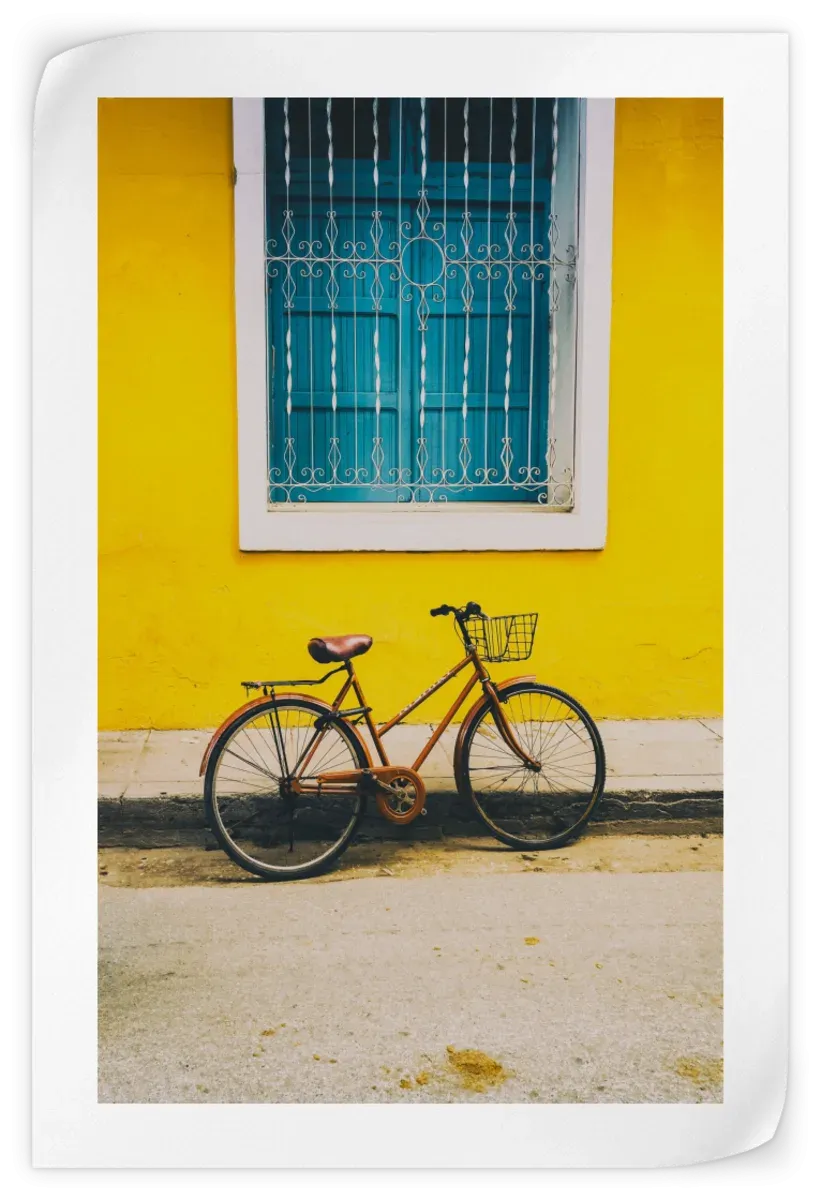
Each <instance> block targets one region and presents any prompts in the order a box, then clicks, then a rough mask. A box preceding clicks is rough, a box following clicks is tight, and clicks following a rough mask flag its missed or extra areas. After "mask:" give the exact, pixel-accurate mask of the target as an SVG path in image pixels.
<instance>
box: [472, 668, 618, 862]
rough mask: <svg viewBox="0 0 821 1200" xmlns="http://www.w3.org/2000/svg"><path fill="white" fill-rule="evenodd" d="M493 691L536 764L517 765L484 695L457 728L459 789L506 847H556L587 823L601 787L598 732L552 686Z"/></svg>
mask: <svg viewBox="0 0 821 1200" xmlns="http://www.w3.org/2000/svg"><path fill="white" fill-rule="evenodd" d="M499 695H500V698H501V699H502V701H503V703H504V712H505V715H506V717H507V720H508V722H509V723H510V725H511V726H512V729H513V733H514V735H515V737H516V739H517V740H518V742H519V744H520V745H521V747H522V749H523V750H524V751H525V752H526V753H527V754H528V755H530V757H531V758H532V759H534V760H535V761H536V762H537V763H538V764H539V768H538V770H536V769H534V768H533V767H531V766H529V765H528V764H526V763H524V762H523V761H522V759H521V758H520V757H519V756H518V755H517V754H516V753H515V751H514V750H513V749H511V747H510V746H509V745H508V744H507V742H506V741H505V740H504V739H503V737H502V735H501V732H500V731H499V728H498V727H497V724H496V720H495V718H494V708H493V706H492V704H491V703H490V701H489V700H488V701H486V702H485V704H483V705H482V707H481V708H480V709H479V710H478V712H477V713H476V715H475V716H474V717H473V718H472V720H471V721H470V724H469V726H468V728H467V729H466V730H465V737H464V743H463V748H462V753H461V757H460V762H459V763H458V765H457V782H458V784H459V791H460V793H461V795H462V796H463V798H464V799H466V800H469V801H470V802H471V803H472V804H473V806H474V808H475V809H476V812H477V813H478V814H479V817H480V818H481V820H482V821H483V822H484V824H485V825H486V826H487V827H488V829H489V830H490V831H491V833H492V834H493V835H494V836H495V837H497V838H499V840H500V841H502V842H505V843H506V844H507V845H508V846H516V847H521V848H524V849H531V850H548V849H551V848H552V847H555V846H563V845H564V844H565V843H566V842H568V841H570V839H571V838H573V837H575V836H576V835H577V834H578V833H580V832H581V830H582V829H583V828H584V826H585V825H586V824H587V822H588V821H589V820H590V817H591V816H592V815H593V812H594V810H595V808H596V805H597V804H598V802H599V800H600V798H601V794H602V791H603V789H604V777H605V758H604V746H603V745H602V740H601V736H600V734H599V731H598V729H597V728H596V725H595V723H594V721H593V719H592V717H590V716H589V715H588V713H586V712H585V710H584V709H583V708H582V706H581V705H580V704H579V703H578V702H577V701H576V700H574V699H573V698H572V697H571V696H568V695H567V694H566V693H565V692H561V691H559V690H558V688H552V687H547V686H546V685H545V684H540V683H520V684H514V685H513V686H511V687H509V688H505V689H504V690H502V691H500V693H499Z"/></svg>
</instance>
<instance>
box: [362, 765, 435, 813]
mask: <svg viewBox="0 0 821 1200" xmlns="http://www.w3.org/2000/svg"><path fill="white" fill-rule="evenodd" d="M373 773H374V775H375V777H376V780H377V783H378V786H377V789H376V807H377V808H378V809H379V811H380V813H381V814H382V816H383V817H384V818H385V820H386V821H391V822H393V824H394V825H409V824H410V823H411V821H415V820H416V818H417V817H418V816H420V814H421V813H422V811H423V810H424V807H425V799H426V796H427V790H426V788H425V785H424V783H423V782H422V779H421V778H420V776H419V775H417V773H416V771H414V770H413V769H412V768H411V767H377V768H376V769H375V770H374V772H373Z"/></svg>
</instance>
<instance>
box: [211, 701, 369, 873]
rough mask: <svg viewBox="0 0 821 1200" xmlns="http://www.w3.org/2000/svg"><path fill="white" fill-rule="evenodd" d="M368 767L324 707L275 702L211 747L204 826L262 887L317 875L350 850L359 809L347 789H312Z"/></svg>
mask: <svg viewBox="0 0 821 1200" xmlns="http://www.w3.org/2000/svg"><path fill="white" fill-rule="evenodd" d="M320 718H322V719H321V720H320ZM318 722H319V723H318ZM367 765H368V760H367V755H366V753H365V750H364V748H363V746H362V743H361V742H360V741H359V738H358V737H357V736H356V734H355V733H354V731H353V730H352V729H351V727H350V726H349V725H348V724H347V723H346V722H345V721H342V720H339V719H338V718H334V717H328V709H327V707H326V706H325V705H323V704H320V703H316V702H315V701H312V700H310V699H309V698H305V699H302V698H299V699H287V698H285V697H283V698H282V699H281V700H280V699H277V698H275V697H274V698H272V699H271V700H269V701H268V702H267V703H265V704H262V705H260V706H259V707H258V708H254V709H252V710H251V711H250V712H248V713H241V714H240V715H239V716H238V717H237V719H236V720H235V721H234V722H232V724H231V725H229V726H228V727H227V729H226V730H225V731H224V732H223V734H222V735H221V737H220V738H219V741H218V742H217V744H216V745H215V746H214V750H213V752H212V754H211V757H210V759H209V762H208V768H207V770H206V773H205V814H206V819H207V820H208V823H209V825H210V826H211V829H212V831H213V833H214V836H215V837H216V839H217V841H218V842H219V843H220V845H221V846H222V848H223V850H225V852H226V854H228V855H229V857H230V858H232V859H233V860H234V862H236V863H238V864H239V866H241V867H244V868H245V870H246V871H251V872H252V873H253V874H254V875H259V876H260V877H261V878H263V879H302V878H305V877H306V876H308V875H315V874H317V873H318V872H319V871H322V870H324V869H326V868H327V867H329V866H330V865H331V863H332V862H333V861H334V859H335V858H337V857H338V855H339V854H341V853H342V851H343V850H344V849H345V847H346V846H347V844H348V842H350V840H351V838H352V837H353V835H354V833H355V831H356V826H357V824H358V822H359V819H360V817H361V815H362V811H363V803H364V801H363V796H362V794H361V791H359V790H355V789H353V788H351V787H350V786H349V787H347V788H344V787H343V786H340V785H337V788H336V790H334V789H333V787H331V786H330V785H328V786H323V787H321V788H320V787H318V776H319V775H321V774H324V773H325V772H329V771H351V770H357V769H360V768H363V767H366V766H367ZM295 774H296V775H297V776H298V784H299V785H301V786H299V787H294V786H293V784H292V779H293V776H294V775H295Z"/></svg>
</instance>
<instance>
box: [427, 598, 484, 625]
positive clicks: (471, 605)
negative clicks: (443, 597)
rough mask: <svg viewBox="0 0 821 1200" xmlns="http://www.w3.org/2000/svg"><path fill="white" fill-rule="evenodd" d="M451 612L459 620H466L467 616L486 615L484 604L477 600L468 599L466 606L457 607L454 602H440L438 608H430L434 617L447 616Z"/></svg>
mask: <svg viewBox="0 0 821 1200" xmlns="http://www.w3.org/2000/svg"><path fill="white" fill-rule="evenodd" d="M450 613H452V614H453V616H454V617H456V619H457V621H464V620H465V619H466V618H467V617H484V615H485V614H484V613H483V612H482V606H481V605H480V604H477V603H476V601H475V600H468V602H467V604H466V605H465V607H464V608H456V607H455V606H454V605H453V604H440V605H439V607H438V608H432V609H431V610H430V615H431V616H432V617H446V616H448V615H449V614H450Z"/></svg>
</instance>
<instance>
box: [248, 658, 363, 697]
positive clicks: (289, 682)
mask: <svg viewBox="0 0 821 1200" xmlns="http://www.w3.org/2000/svg"><path fill="white" fill-rule="evenodd" d="M344 670H345V664H344V663H342V664H341V665H340V666H338V667H334V668H333V670H332V671H329V672H328V674H327V675H323V676H322V678H321V679H243V680H242V682H241V684H240V686H241V687H244V688H245V690H246V692H256V691H259V689H260V688H262V690H263V692H264V693H265V695H266V696H267V695H268V689H269V688H270V689H271V690H273V689H274V688H275V687H316V686H317V685H318V684H320V683H324V682H325V680H326V679H330V678H331V676H332V675H338V674H339V672H340V671H344Z"/></svg>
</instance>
